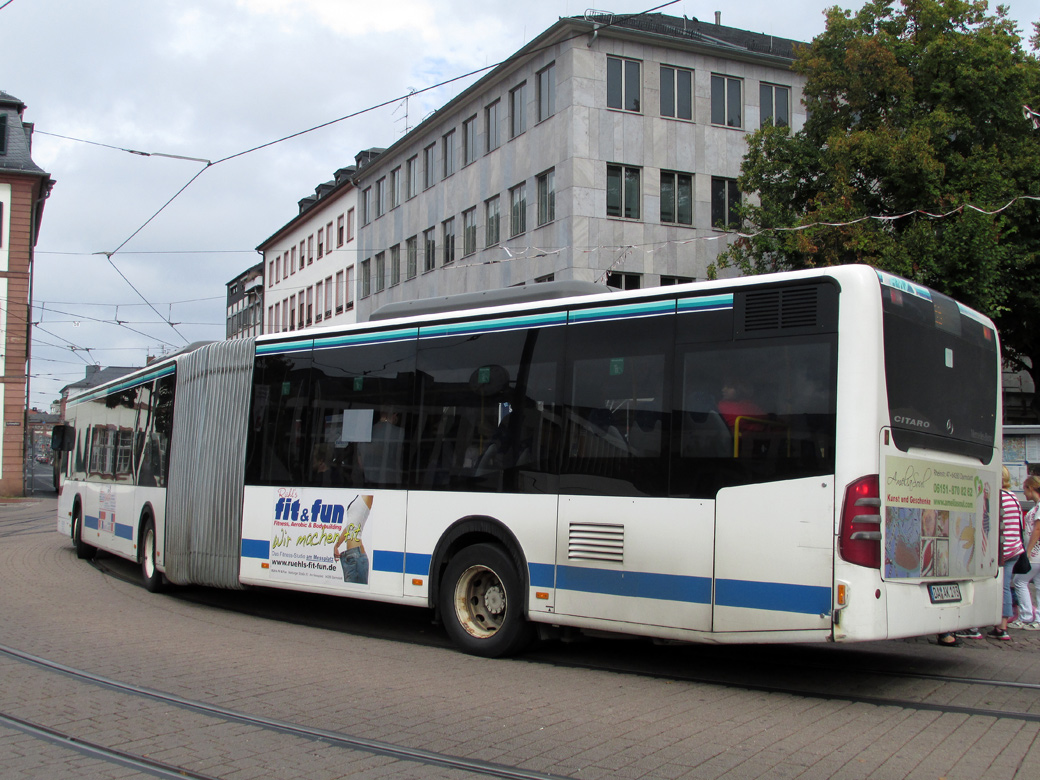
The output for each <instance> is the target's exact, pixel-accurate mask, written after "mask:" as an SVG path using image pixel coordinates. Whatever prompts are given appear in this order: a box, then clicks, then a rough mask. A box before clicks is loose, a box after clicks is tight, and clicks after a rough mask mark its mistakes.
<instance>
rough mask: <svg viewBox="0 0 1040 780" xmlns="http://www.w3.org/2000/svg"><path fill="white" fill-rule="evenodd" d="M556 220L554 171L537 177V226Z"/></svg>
mask: <svg viewBox="0 0 1040 780" xmlns="http://www.w3.org/2000/svg"><path fill="white" fill-rule="evenodd" d="M554 219H556V171H555V170H552V171H546V172H545V173H543V174H542V175H541V176H539V177H538V226H539V227H541V226H542V225H545V224H548V223H549V222H552V221H553V220H554Z"/></svg>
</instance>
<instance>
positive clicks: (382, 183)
mask: <svg viewBox="0 0 1040 780" xmlns="http://www.w3.org/2000/svg"><path fill="white" fill-rule="evenodd" d="M375 209H376V210H375V214H374V217H373V218H374V219H378V218H379V217H381V216H383V215H384V214H385V213H386V177H385V176H384V177H383V178H381V179H378V180H377V181H376V196H375Z"/></svg>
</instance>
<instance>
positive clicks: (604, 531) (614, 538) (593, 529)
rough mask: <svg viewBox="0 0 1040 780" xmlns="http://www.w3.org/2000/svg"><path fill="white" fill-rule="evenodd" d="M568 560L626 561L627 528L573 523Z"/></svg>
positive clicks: (568, 543) (569, 539)
mask: <svg viewBox="0 0 1040 780" xmlns="http://www.w3.org/2000/svg"><path fill="white" fill-rule="evenodd" d="M567 558H568V559H570V560H572V561H610V562H613V563H623V562H624V560H625V526H623V525H615V524H610V523H571V524H570V532H569V537H568V539H567Z"/></svg>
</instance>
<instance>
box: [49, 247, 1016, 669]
mask: <svg viewBox="0 0 1040 780" xmlns="http://www.w3.org/2000/svg"><path fill="white" fill-rule="evenodd" d="M597 289H598V290H599V292H598V293H597V294H591V295H568V297H563V298H553V297H543V298H542V299H539V300H531V299H530V298H531V297H532V296H538V295H539V293H542V292H543V291H544V292H551V294H555V295H558V294H561V293H560V291H559V290H558V289H555V290H554V288H552V287H543V286H541V285H531V286H528V287H525V288H522V289H520V290H519V291H513V292H510V291H501V292H498V293H490V294H487V295H486V296H475V295H469V296H462V297H459V296H456V297H454V298H450V299H444V300H443V301H440V302H437V301H433V302H413V303H412V304H407V305H398V307H397V310H398V311H397V314H398V315H399V316H392V317H389V318H379V319H375V320H374V321H371V322H366V323H361V324H358V325H353V326H349V327H345V328H324V329H323V328H315V329H311V330H305V331H297V332H293V333H283V334H277V335H273V336H263V337H260V338H259V339H257V340H256V341H255V343H254V342H253V341H252V340H242V341H236V342H222V343H218V344H212V345H208V346H204V347H201V348H198V349H195V350H192V351H189V352H186V353H185V354H182V355H178V356H175V357H172V358H170V359H167V360H166V361H165V362H162V363H158V364H155V365H153V366H150V367H148V368H146V369H142V370H141V371H140V372H138V373H137V374H135V375H133V376H130V377H127V378H124V379H122V380H119V381H118V382H116V383H113V384H110V385H107V386H105V387H101V388H98V389H95V390H93V391H91V392H90V393H88V394H86V395H82V396H80V397H78V398H76V399H74V400H72V401H71V402H70V403H69V407H68V408H69V414H68V421H67V423H68V425H67V427H66V428H64V429H63V432H64V433H65V434H66V435H65V436H64V439H65V441H64V449H66V450H68V451H69V452H68V456H67V460H68V464H67V467H66V468H65V471H64V476H63V482H62V486H61V492H60V500H59V523H58V526H59V531H61V532H62V533H64V534H66V535H71V538H72V540H73V542H74V543H75V545H76V547H77V551H78V552H79V554H80V555H81V556H88V555H92V554H93V550H94V548H101V549H104V550H107V551H109V552H113V553H116V554H117V555H122V556H125V557H127V558H130V559H132V560H140V561H141V563H142V567H143V571H144V576H145V580H146V584H147V585H148V586H149V587H150V588H151V589H158V588H159V587H160V586H161V585H162V584H163V583H164V582H165V581H169V582H172V583H175V584H184V583H199V584H205V585H214V586H221V587H242V586H267V587H275V588H288V589H293V590H299V591H308V592H321V593H329V594H338V595H344V596H351V597H355V598H366V599H375V600H381V601H388V602H394V603H400V604H412V605H417V606H424V607H431V608H433V609H435V610H436V612H437V614H438V616H439V618H440V620H442V621H443V623H444V626H445V628H446V630H447V631H448V633H449V635H450V636H451V638H452V639H453V640H454V641H455V642H456V643H457V644H458V645H459V646H460V647H461V648H462V649H464V650H466V651H467V652H471V653H476V654H482V655H489V656H495V655H502V654H505V653H510V652H515V651H517V650H518V649H520V648H522V647H523V646H524V644H525V643H526V642H527V641H528V640H529V639H530V638H532V637H533V636H534V635H535V634H536V633H539V634H541V635H543V636H553V635H559V634H566V633H567V632H573V631H596V632H612V633H619V634H637V635H642V636H647V637H655V638H661V639H668V640H686V641H692V642H804V641H860V640H872V639H886V638H895V637H905V636H913V635H921V634H927V633H933V632H939V631H949V630H954V629H958V628H964V627H967V626H973V625H986V624H990V623H993V622H994V621H995V620H997V619H998V617H999V610H1000V601H1001V592H1000V591H1001V587H1000V580H999V578H998V577H997V574H998V571H997V546H998V539H997V535H998V528H997V525H998V524H997V504H998V498H999V488H1000V481H999V477H1000V475H999V469H1000V465H1001V458H1000V446H999V442H1000V418H1001V408H1000V350H999V344H998V338H997V333H996V330H995V328H994V326H993V323H992V322H990V320H988V319H987V318H986V317H984V316H982V315H980V314H978V313H977V312H974V311H972V310H970V309H968V308H967V307H964V306H962V305H960V304H958V303H957V302H956V301H953V300H952V299H950V298H948V297H946V296H943V295H940V294H938V293H936V292H935V291H932V290H929V289H926V288H924V287H921V286H919V285H916V284H913V283H910V282H907V281H905V280H903V279H899V278H896V277H893V276H890V275H888V274H886V273H883V272H879V271H876V270H874V269H872V268H869V267H867V266H842V267H835V268H828V269H820V270H815V271H806V272H796V273H784V274H776V275H769V276H759V277H748V278H742V279H737V280H728V281H717V282H707V283H695V284H687V285H678V286H673V287H661V288H654V289H647V290H638V291H631V292H626V293H617V292H609V291H605V289H604V288H602V287H600V288H597ZM565 291H566V290H565ZM510 295H513V296H514V297H517V298H519V300H520V302H515V301H514V302H513V303H498V302H497V301H500V300H501V299H503V298H504V297H507V296H510ZM475 299H476V300H475ZM402 310H403V311H402ZM56 438H61V437H56Z"/></svg>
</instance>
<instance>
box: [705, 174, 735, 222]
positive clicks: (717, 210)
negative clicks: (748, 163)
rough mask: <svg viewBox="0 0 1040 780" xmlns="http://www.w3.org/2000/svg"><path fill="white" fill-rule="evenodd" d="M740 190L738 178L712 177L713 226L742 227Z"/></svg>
mask: <svg viewBox="0 0 1040 780" xmlns="http://www.w3.org/2000/svg"><path fill="white" fill-rule="evenodd" d="M739 206H740V190H739V189H738V188H737V181H736V179H723V178H719V177H716V176H712V177H711V226H712V227H713V228H718V229H722V230H736V229H738V228H739V227H740V215H739V214H738V213H737V211H738V208H739Z"/></svg>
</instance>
